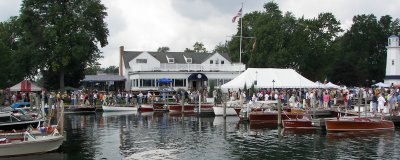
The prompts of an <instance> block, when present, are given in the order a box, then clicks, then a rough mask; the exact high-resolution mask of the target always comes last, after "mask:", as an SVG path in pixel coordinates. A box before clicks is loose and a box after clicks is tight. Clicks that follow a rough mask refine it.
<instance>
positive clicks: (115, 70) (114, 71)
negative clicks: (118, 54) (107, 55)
mask: <svg viewBox="0 0 400 160" xmlns="http://www.w3.org/2000/svg"><path fill="white" fill-rule="evenodd" d="M103 70H104V73H107V74H118V72H119V67H117V66H109V67H107V68H103Z"/></svg>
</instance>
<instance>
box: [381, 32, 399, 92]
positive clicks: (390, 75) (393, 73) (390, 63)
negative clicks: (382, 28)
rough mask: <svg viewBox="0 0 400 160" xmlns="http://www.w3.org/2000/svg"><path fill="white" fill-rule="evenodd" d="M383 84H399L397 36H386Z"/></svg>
mask: <svg viewBox="0 0 400 160" xmlns="http://www.w3.org/2000/svg"><path fill="white" fill-rule="evenodd" d="M386 48H387V58H386V76H385V84H388V85H390V86H391V85H400V46H399V37H398V36H396V35H391V36H390V37H389V38H388V46H387V47H386Z"/></svg>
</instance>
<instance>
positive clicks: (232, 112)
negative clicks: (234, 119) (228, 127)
mask: <svg viewBox="0 0 400 160" xmlns="http://www.w3.org/2000/svg"><path fill="white" fill-rule="evenodd" d="M213 109H214V114H215V116H223V115H224V107H213ZM226 115H227V116H237V113H236V111H235V108H232V107H226Z"/></svg>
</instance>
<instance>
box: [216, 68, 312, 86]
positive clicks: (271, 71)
mask: <svg viewBox="0 0 400 160" xmlns="http://www.w3.org/2000/svg"><path fill="white" fill-rule="evenodd" d="M255 82H257V85H255V87H257V88H317V87H318V85H317V84H315V83H314V82H312V81H310V80H308V79H307V78H305V77H303V76H302V75H300V74H299V73H297V72H296V71H295V70H293V69H279V68H248V69H247V70H246V71H244V72H243V73H242V74H240V75H239V76H237V77H236V78H235V79H233V80H231V81H229V82H228V83H226V84H224V85H222V86H221V88H222V89H229V88H231V89H238V88H243V87H244V84H246V85H247V86H251V85H252V84H255Z"/></svg>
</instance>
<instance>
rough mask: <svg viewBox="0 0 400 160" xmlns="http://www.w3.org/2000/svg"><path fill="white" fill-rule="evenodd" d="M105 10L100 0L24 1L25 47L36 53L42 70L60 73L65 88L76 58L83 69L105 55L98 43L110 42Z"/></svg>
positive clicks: (21, 17) (102, 44) (81, 69)
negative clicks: (67, 74)
mask: <svg viewBox="0 0 400 160" xmlns="http://www.w3.org/2000/svg"><path fill="white" fill-rule="evenodd" d="M105 10H106V8H105V7H104V5H103V4H101V3H100V0H66V1H37V0H25V1H23V3H22V5H21V10H20V12H21V13H20V20H21V28H22V31H23V32H21V33H22V35H21V38H22V42H23V45H22V46H24V47H23V48H22V50H29V51H33V52H34V53H36V54H37V56H38V57H40V58H41V59H42V60H41V61H40V62H41V64H39V66H40V68H41V69H42V70H50V69H51V71H52V72H56V73H58V75H59V82H60V86H59V87H60V89H61V91H63V90H64V76H65V74H66V72H67V70H68V66H70V65H71V64H73V63H72V62H74V64H78V65H77V66H76V67H80V69H79V71H80V72H81V73H83V71H84V68H86V66H88V65H91V64H93V63H95V62H96V61H97V60H98V59H99V58H101V57H102V56H101V52H100V50H99V48H98V46H100V47H104V46H106V45H107V44H108V42H107V36H108V29H107V25H106V23H105V22H104V18H105V16H107V13H106V12H105Z"/></svg>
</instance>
